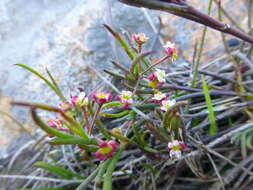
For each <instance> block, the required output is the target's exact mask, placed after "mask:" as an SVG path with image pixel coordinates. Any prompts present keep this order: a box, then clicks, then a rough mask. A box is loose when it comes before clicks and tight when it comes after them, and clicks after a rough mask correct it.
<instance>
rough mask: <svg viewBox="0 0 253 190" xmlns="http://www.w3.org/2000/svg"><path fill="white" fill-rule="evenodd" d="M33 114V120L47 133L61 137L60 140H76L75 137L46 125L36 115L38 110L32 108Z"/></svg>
mask: <svg viewBox="0 0 253 190" xmlns="http://www.w3.org/2000/svg"><path fill="white" fill-rule="evenodd" d="M31 114H32V118H33V120H34V122H35V123H36V124H37V125H38V126H39V127H40V128H41V129H42V130H43V131H45V132H47V133H48V134H50V135H53V136H56V137H60V138H74V137H75V136H73V135H71V134H68V133H64V132H61V131H59V130H58V129H54V128H52V127H50V126H48V125H47V124H45V123H44V122H43V121H42V120H41V119H40V117H39V116H38V115H37V113H36V108H31Z"/></svg>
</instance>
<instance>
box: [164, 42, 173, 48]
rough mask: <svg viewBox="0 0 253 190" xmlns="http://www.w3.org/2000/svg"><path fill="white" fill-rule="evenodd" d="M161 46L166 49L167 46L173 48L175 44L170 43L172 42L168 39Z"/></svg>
mask: <svg viewBox="0 0 253 190" xmlns="http://www.w3.org/2000/svg"><path fill="white" fill-rule="evenodd" d="M163 47H164V48H165V49H168V48H170V49H174V48H175V44H174V43H172V42H170V41H167V42H166V43H165V44H164V45H163Z"/></svg>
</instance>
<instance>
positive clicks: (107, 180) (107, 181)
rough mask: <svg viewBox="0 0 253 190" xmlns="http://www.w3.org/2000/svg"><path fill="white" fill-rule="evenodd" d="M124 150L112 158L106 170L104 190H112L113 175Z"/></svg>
mask: <svg viewBox="0 0 253 190" xmlns="http://www.w3.org/2000/svg"><path fill="white" fill-rule="evenodd" d="M122 151H123V150H122V149H120V150H119V151H118V152H117V153H116V154H115V155H114V156H113V157H112V158H111V162H110V164H109V166H108V168H107V170H106V174H105V179H104V184H103V190H112V174H113V171H114V169H115V167H116V164H117V162H118V160H119V158H120V156H121V153H122Z"/></svg>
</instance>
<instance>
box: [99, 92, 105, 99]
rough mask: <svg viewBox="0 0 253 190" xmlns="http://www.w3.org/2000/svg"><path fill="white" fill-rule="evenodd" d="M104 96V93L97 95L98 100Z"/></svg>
mask: <svg viewBox="0 0 253 190" xmlns="http://www.w3.org/2000/svg"><path fill="white" fill-rule="evenodd" d="M105 96H106V95H105V94H104V93H100V94H98V98H105Z"/></svg>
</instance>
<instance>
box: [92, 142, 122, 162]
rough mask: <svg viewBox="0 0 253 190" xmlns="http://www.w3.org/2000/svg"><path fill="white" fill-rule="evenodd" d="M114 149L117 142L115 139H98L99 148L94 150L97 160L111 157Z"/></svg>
mask: <svg viewBox="0 0 253 190" xmlns="http://www.w3.org/2000/svg"><path fill="white" fill-rule="evenodd" d="M116 150H117V143H116V142H115V141H113V140H110V141H108V142H106V141H100V143H99V149H98V150H97V151H96V153H95V155H96V157H97V158H98V159H99V160H105V159H106V158H111V157H112V156H113V155H114V153H115V151H116Z"/></svg>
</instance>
